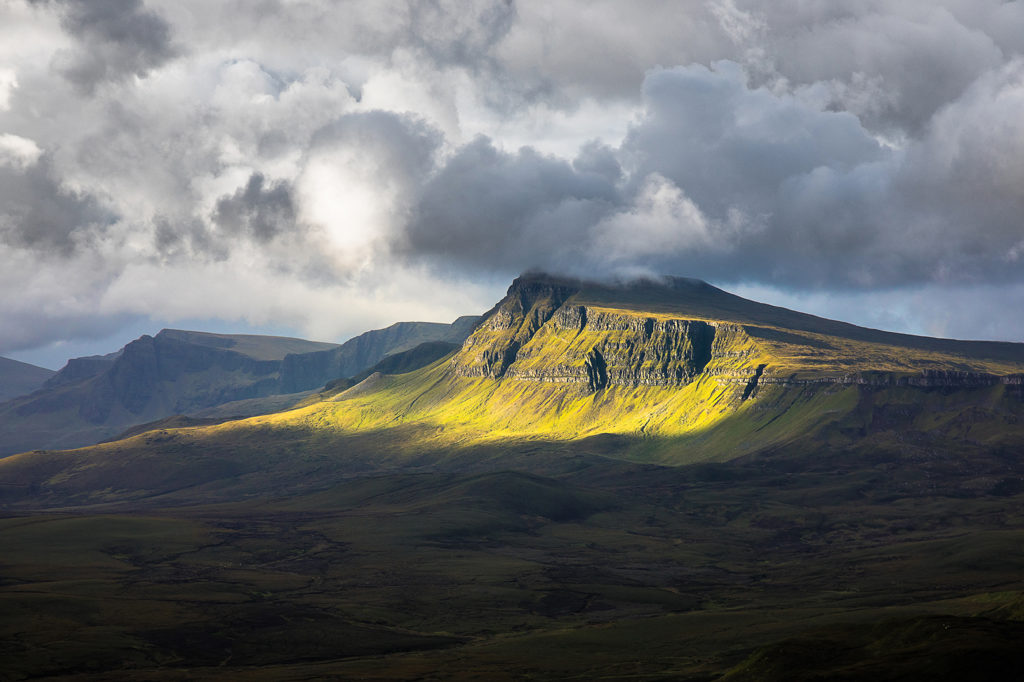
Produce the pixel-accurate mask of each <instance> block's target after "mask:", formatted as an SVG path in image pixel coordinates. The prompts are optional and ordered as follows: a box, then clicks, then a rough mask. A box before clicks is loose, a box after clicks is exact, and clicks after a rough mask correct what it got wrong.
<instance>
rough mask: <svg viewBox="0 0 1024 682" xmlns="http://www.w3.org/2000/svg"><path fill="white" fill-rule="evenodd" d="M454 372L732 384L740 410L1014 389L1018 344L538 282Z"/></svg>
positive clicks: (625, 288) (669, 290)
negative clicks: (907, 393)
mask: <svg viewBox="0 0 1024 682" xmlns="http://www.w3.org/2000/svg"><path fill="white" fill-rule="evenodd" d="M645 300H646V304H645ZM701 300H704V304H703V305H702V304H701ZM755 323H756V324H755ZM794 330H795V331H794ZM451 369H452V372H453V374H454V375H455V376H460V377H470V378H479V377H488V378H492V379H503V378H508V379H516V380H523V381H536V382H551V383H565V384H576V385H578V386H580V387H581V388H583V389H585V390H587V391H590V392H596V391H600V390H602V389H604V388H606V387H608V386H622V387H637V386H665V387H673V386H674V387H679V386H685V385H687V384H689V383H691V382H693V381H695V380H697V379H698V378H701V377H706V378H711V379H713V380H714V381H716V382H717V383H719V384H721V385H735V386H738V387H739V389H738V390H741V391H742V393H741V395H740V398H741V399H743V400H745V399H747V398H750V397H756V395H757V390H758V387H759V386H762V385H778V386H807V385H814V384H842V385H851V384H857V385H874V386H913V387H919V388H940V387H945V388H956V387H963V388H969V387H980V386H994V385H997V384H1004V385H1008V386H1019V385H1020V384H1021V383H1022V378H1021V377H1022V375H1021V374H1020V373H1019V372H1020V371H1021V370H1022V369H1024V346H1021V345H1020V344H995V343H984V342H966V341H953V340H947V339H928V338H923V337H911V336H906V335H901V334H892V333H888V332H880V331H876V330H869V329H864V328H861V327H854V326H852V325H844V324H843V323H837V322H834V321H831V320H823V319H820V318H815V317H813V316H810V315H803V314H800V313H794V312H793V311H787V310H783V309H778V308H774V307H772V306H767V305H763V304H758V303H754V302H752V301H745V300H744V299H740V298H738V297H735V296H732V295H731V294H727V293H725V292H723V291H721V290H718V289H715V288H714V287H711V286H709V285H707V284H705V283H703V282H699V281H697V280H684V279H674V280H666V281H664V282H640V283H634V284H630V285H622V286H609V285H595V284H590V283H586V282H580V281H574V280H567V279H560V278H555V277H549V276H545V275H539V276H524V277H520V278H519V279H517V280H515V282H513V284H512V286H511V287H510V288H509V290H508V293H507V295H506V296H505V298H503V299H502V300H501V301H500V302H499V303H498V305H497V306H495V308H494V309H493V310H492V311H491V312H490V313H489V314H488V315H487V316H486V317H485V319H484V320H483V322H482V323H481V324H480V326H479V327H478V328H477V329H476V331H475V332H474V333H473V334H472V335H471V336H470V337H469V338H468V339H467V340H466V343H465V344H464V346H463V348H462V350H461V352H459V353H458V354H457V355H456V356H455V357H454V358H453V360H452V363H451Z"/></svg>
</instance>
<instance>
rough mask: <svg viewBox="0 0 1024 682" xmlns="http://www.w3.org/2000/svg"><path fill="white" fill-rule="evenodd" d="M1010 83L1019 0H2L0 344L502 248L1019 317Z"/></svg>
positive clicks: (389, 315) (354, 310) (872, 316)
mask: <svg viewBox="0 0 1024 682" xmlns="http://www.w3.org/2000/svg"><path fill="white" fill-rule="evenodd" d="M894 5H895V6H894ZM1022 114H1024V3H1021V2H1020V1H1019V0H1018V1H1016V2H1001V1H997V0H987V1H982V2H967V1H966V0H963V1H960V0H943V1H940V2H926V1H924V0H920V1H917V0H908V1H907V2H901V3H889V2H882V1H881V0H878V1H877V2H872V1H868V2H864V1H862V0H857V1H854V0H850V1H846V0H839V1H834V0H833V1H829V2H825V0H821V2H810V3H808V2H803V1H800V2H797V1H796V0H793V1H792V2H789V1H785V2H779V3H772V4H771V6H765V5H764V4H763V3H754V2H745V1H743V0H710V1H698V0H694V1H692V2H683V3H665V2H653V1H651V2H639V3H628V4H627V3H619V2H614V1H612V0H607V1H604V2H601V1H599V2H583V1H582V0H580V1H579V2H564V3H556V4H551V3H540V2H525V1H518V2H513V1H511V0H509V1H500V2H498V1H495V2H455V1H446V0H431V1H423V2H419V1H413V0H408V1H405V0H403V1H401V2H399V1H397V0H395V1H389V2H372V3H371V2H361V1H352V2H346V3H340V4H339V3H321V2H316V1H314V0H294V1H290V2H284V1H283V0H282V1H273V0H272V1H270V2H261V3H228V2H211V3H207V2H203V3H200V2H192V1H186V2H170V1H166V2H161V1H158V0H146V1H145V2H144V1H143V0H103V1H102V2H84V1H81V0H32V1H30V2H29V1H25V0H11V1H10V2H7V3H4V4H3V5H2V6H0V257H2V258H3V262H4V263H5V265H6V267H5V268H4V269H3V272H0V316H2V317H3V319H4V320H9V321H13V322H14V324H10V323H8V324H5V325H3V326H2V327H0V354H7V355H9V354H17V353H19V352H21V353H22V355H20V356H19V357H25V358H27V359H29V360H32V359H34V358H37V357H38V358H42V357H43V356H44V355H45V352H48V351H45V349H46V348H50V349H51V350H52V352H53V353H55V354H56V353H59V352H60V351H58V350H56V347H55V346H53V344H57V343H64V344H65V346H62V348H73V347H75V346H74V344H75V343H77V342H79V341H82V340H85V339H90V338H103V337H104V335H109V336H111V337H113V336H114V335H116V333H117V330H119V329H125V330H129V329H131V330H134V329H136V328H137V327H138V326H140V325H144V324H151V325H152V326H153V328H154V329H153V331H155V330H156V329H157V328H159V327H160V326H163V325H169V324H172V323H175V321H177V320H186V321H188V320H200V321H201V320H206V321H211V322H212V324H213V326H217V327H219V328H222V329H229V328H235V329H240V330H242V329H247V330H256V331H274V332H278V333H291V334H296V335H303V336H312V337H316V338H320V339H326V340H340V339H343V338H345V337H346V336H348V335H351V334H353V333H358V332H360V331H363V330H365V329H368V328H371V327H375V326H383V325H386V324H390V323H391V322H394V321H396V320H399V319H441V320H443V319H448V318H454V317H455V316H456V315H459V314H463V313H469V312H479V311H481V310H484V309H486V308H487V307H489V305H490V304H491V303H492V302H493V300H494V299H495V298H496V297H498V296H500V295H501V293H502V291H503V288H504V286H505V285H507V280H509V279H510V278H511V277H513V276H514V275H515V274H517V273H518V272H520V271H523V270H526V269H531V268H533V269H547V270H554V271H558V272H561V273H565V274H570V275H581V276H591V277H593V276H631V275H639V274H659V273H665V274H677V275H685V276H692V277H701V278H704V279H707V280H709V281H711V282H712V283H714V284H717V285H719V286H722V287H724V288H731V289H734V290H737V291H738V292H740V293H747V294H749V295H752V296H755V297H759V298H761V299H762V300H770V301H771V302H776V303H779V304H782V305H792V306H795V307H800V308H802V309H804V310H808V311H810V312H815V313H818V314H824V315H828V316H831V317H838V318H842V319H848V320H850V321H854V322H858V323H861V324H869V325H873V326H883V327H887V328H892V329H897V330H901V331H911V332H918V333H930V334H943V335H952V336H962V337H967V336H969V337H987V338H1002V339H1011V340H1024V323H1021V322H1013V321H1008V320H1007V313H1006V311H1007V310H1015V309H1019V305H1020V303H1021V302H1022V301H1024V263H1022V258H1024V217H1022V216H1024V115H1022ZM951 305H958V306H960V307H961V308H962V312H959V313H957V312H955V311H952V312H951V311H950V310H949V308H950V306H951ZM126 325H127V326H126ZM133 325H134V326H133ZM125 333H127V331H126V332H125ZM125 340H127V339H125ZM33 349H40V350H36V351H33ZM111 349H112V348H111ZM33 352H35V353H37V354H39V355H38V356H37V355H32V353H33ZM51 364H59V362H58V361H51Z"/></svg>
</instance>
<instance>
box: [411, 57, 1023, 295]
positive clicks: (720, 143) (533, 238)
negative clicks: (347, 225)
mask: <svg viewBox="0 0 1024 682" xmlns="http://www.w3.org/2000/svg"><path fill="white" fill-rule="evenodd" d="M644 100H645V108H644V114H643V116H642V117H641V118H640V120H639V121H638V122H637V123H636V124H635V125H634V126H633V127H632V128H631V130H630V133H629V134H628V135H627V136H626V139H625V140H624V142H623V144H622V146H621V147H620V148H619V149H618V150H617V151H616V152H615V153H613V152H612V151H611V150H610V149H607V148H604V147H600V146H593V145H588V146H587V147H585V148H584V149H583V150H581V152H580V154H579V156H578V158H577V159H576V160H575V161H574V163H573V165H571V166H570V165H569V164H567V163H566V162H564V161H562V160H560V159H557V158H552V157H544V156H542V155H538V154H536V153H535V152H533V151H531V150H529V149H523V150H520V151H519V152H516V153H506V152H502V151H499V150H498V149H496V148H495V147H494V146H493V145H492V144H491V143H490V142H489V141H487V140H484V139H480V140H477V141H475V142H473V143H472V144H470V145H467V146H466V147H464V148H463V149H462V150H460V151H459V153H458V154H456V155H455V156H454V157H453V158H452V159H450V160H449V161H448V163H447V164H446V165H445V167H444V168H442V169H441V170H440V171H438V172H437V173H436V175H435V176H434V177H433V178H432V179H431V180H430V181H429V182H428V183H427V184H426V186H425V190H424V194H423V199H422V201H421V202H420V204H419V205H418V206H417V209H416V211H415V212H414V216H415V217H414V219H413V221H412V222H411V224H410V225H409V227H408V233H407V239H406V241H405V242H404V243H403V244H402V247H403V248H404V249H405V253H406V254H409V253H423V254H426V255H427V256H428V257H430V258H432V259H439V258H440V259H448V260H450V261H453V262H457V263H461V264H463V265H464V266H465V265H472V266H474V267H477V268H480V269H486V268H488V267H492V266H495V265H499V266H502V267H505V268H508V269H511V270H515V269H526V268H530V267H542V268H548V269H556V270H561V271H568V272H574V273H581V272H582V273H589V274H597V273H605V274H615V273H619V272H622V271H626V272H631V271H635V270H636V269H637V268H643V269H647V270H649V271H653V272H675V273H681V274H687V275H693V276H698V277H704V278H707V279H713V280H716V281H720V282H728V281H733V282H737V281H746V282H763V283H772V284H775V285H777V286H785V287H808V286H812V287H829V288H833V289H847V288H853V289H858V288H859V289H867V288H877V287H894V286H908V285H921V284H926V283H948V284H967V283H978V282H986V281H989V282H996V281H1009V280H1012V279H1015V278H1016V279H1018V280H1019V278H1020V270H1019V263H1020V260H1021V258H1022V257H1024V226H1022V224H1021V222H1020V216H1021V215H1024V189H1022V188H1024V161H1022V159H1024V148H1020V142H1021V140H1024V135H1022V132H1024V119H1021V118H1020V117H1019V115H1017V114H1019V111H1020V109H1019V107H1020V106H1021V105H1022V104H1024V65H1022V64H1020V63H1016V64H1010V65H1008V66H1007V67H1005V68H1004V69H1002V70H1000V71H999V72H998V73H995V74H992V75H991V76H989V77H986V78H983V79H981V80H979V82H978V83H977V84H975V85H974V86H972V88H970V89H968V91H967V92H966V93H964V95H963V97H962V98H961V99H960V100H958V101H957V103H956V104H954V105H951V106H950V107H947V109H946V110H944V111H943V112H941V113H940V114H939V115H937V116H936V117H935V118H934V119H933V120H932V121H931V123H930V125H929V129H928V131H927V132H926V133H925V134H923V135H922V136H921V137H920V138H919V139H916V140H913V141H911V142H910V143H908V144H907V145H906V146H905V147H904V148H902V149H891V148H887V147H885V146H884V145H882V144H880V143H879V142H878V141H877V140H876V139H875V137H874V136H872V135H871V134H870V133H869V132H868V130H867V129H866V128H865V127H864V126H863V125H862V124H861V122H860V121H859V119H858V118H857V117H855V116H853V115H852V114H849V113H846V112H834V111H828V110H822V109H821V108H818V107H817V106H815V104H814V103H813V102H808V101H805V100H801V99H800V98H798V97H795V96H793V95H789V94H776V93H774V92H772V91H770V90H768V89H767V88H764V87H753V86H751V85H750V84H749V83H748V82H747V77H746V73H745V72H744V70H743V69H741V68H740V67H739V66H738V65H736V64H733V63H718V64H716V65H715V67H714V68H713V69H708V68H706V67H701V66H690V67H681V68H675V69H663V70H658V71H654V72H652V73H651V74H650V75H649V76H648V78H647V80H646V83H645V86H644ZM1014 112H1017V113H1014ZM622 169H625V173H624V174H621V175H620V173H622Z"/></svg>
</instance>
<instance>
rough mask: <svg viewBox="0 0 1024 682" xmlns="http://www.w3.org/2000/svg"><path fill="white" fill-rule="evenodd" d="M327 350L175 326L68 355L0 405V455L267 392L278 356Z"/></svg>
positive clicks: (91, 438) (64, 443) (276, 379)
mask: <svg viewBox="0 0 1024 682" xmlns="http://www.w3.org/2000/svg"><path fill="white" fill-rule="evenodd" d="M333 347H334V345H333V344H326V343H316V342H311V341H303V340H301V339H291V338H283V337H269V336H267V337H264V336H254V335H244V334H236V335H228V334H208V333H203V332H191V331H182V330H177V329H165V330H163V331H161V332H160V333H159V334H157V335H156V336H148V335H147V336H143V337H141V338H139V339H136V340H135V341H132V342H131V343H129V344H128V345H126V346H125V347H124V348H122V349H121V350H120V351H118V352H117V353H112V354H110V355H105V356H94V357H88V358H77V359H73V360H71V361H69V362H68V364H67V365H66V366H65V367H64V368H63V369H61V370H60V371H59V372H57V373H56V374H55V375H53V376H52V377H50V378H49V379H48V380H47V381H46V383H45V384H44V385H43V387H42V389H41V390H39V391H36V392H35V393H32V394H31V395H28V396H23V397H21V398H18V399H16V400H12V401H9V402H7V403H5V404H3V405H0V454H10V453H12V452H19V451H22V450H26V449H31V448H40V447H75V446H80V445H87V444H90V443H94V442H96V441H98V440H102V439H103V438H109V437H110V436H113V435H114V434H116V433H118V432H120V431H122V430H124V428H125V427H127V426H129V425H131V424H136V423H140V422H146V421H151V420H153V419H158V418H161V417H166V416H169V415H172V414H178V413H183V412H189V411H192V410H195V409H200V408H203V407H207V406H210V405H215V404H218V403H222V402H227V401H228V400H237V399H240V398H249V397H256V396H260V395H268V394H270V393H273V392H276V391H277V388H278V385H279V383H280V372H281V365H282V362H283V360H284V359H285V357H287V356H288V355H290V354H294V353H307V352H314V351H319V350H323V349H327V348H333Z"/></svg>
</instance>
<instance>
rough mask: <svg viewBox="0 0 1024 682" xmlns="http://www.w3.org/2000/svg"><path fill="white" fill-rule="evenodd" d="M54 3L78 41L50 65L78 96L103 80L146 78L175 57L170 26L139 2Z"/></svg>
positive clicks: (91, 0) (46, 1) (42, 1)
mask: <svg viewBox="0 0 1024 682" xmlns="http://www.w3.org/2000/svg"><path fill="white" fill-rule="evenodd" d="M34 1H35V2H36V3H37V4H49V2H50V0H34ZM52 2H53V4H56V5H57V6H58V7H59V8H60V11H61V26H62V27H63V28H64V30H65V31H67V33H68V34H69V35H71V36H73V37H74V38H75V39H76V41H77V43H78V44H77V46H76V47H75V48H73V49H71V50H67V51H64V52H61V53H58V54H57V56H56V57H55V61H54V66H55V67H56V69H57V70H58V71H59V72H60V73H61V74H62V75H63V76H64V77H65V78H67V79H68V81H70V82H71V83H72V84H74V85H75V87H76V88H78V89H79V90H81V91H82V92H85V93H91V92H93V90H94V89H95V88H96V86H97V85H98V84H100V83H102V82H104V81H117V80H121V79H123V78H125V77H128V76H132V75H135V76H145V75H146V74H147V73H148V72H149V71H150V70H151V69H154V68H156V67H159V66H161V65H162V64H164V63H166V62H167V61H168V60H170V59H172V58H173V57H175V56H176V55H177V53H178V49H177V48H176V47H175V46H174V45H173V43H172V40H171V27H170V25H169V24H168V23H167V22H166V21H165V20H164V19H163V18H162V17H161V16H160V15H158V14H156V13H154V12H152V11H150V10H147V9H146V8H145V7H144V6H143V4H142V0H52Z"/></svg>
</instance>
